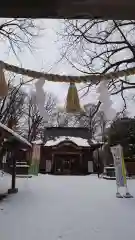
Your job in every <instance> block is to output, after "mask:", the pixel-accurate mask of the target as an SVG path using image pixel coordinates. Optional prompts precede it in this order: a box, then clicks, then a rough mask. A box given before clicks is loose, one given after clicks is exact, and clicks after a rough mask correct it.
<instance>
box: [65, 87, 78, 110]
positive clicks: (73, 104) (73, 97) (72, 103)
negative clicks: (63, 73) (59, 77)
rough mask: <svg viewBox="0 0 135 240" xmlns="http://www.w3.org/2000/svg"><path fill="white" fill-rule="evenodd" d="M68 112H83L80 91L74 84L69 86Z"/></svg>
mask: <svg viewBox="0 0 135 240" xmlns="http://www.w3.org/2000/svg"><path fill="white" fill-rule="evenodd" d="M66 112H67V113H78V112H82V109H81V107H80V101H79V96H78V91H77V88H76V86H75V84H74V83H70V85H69V89H68V94H67V99H66Z"/></svg>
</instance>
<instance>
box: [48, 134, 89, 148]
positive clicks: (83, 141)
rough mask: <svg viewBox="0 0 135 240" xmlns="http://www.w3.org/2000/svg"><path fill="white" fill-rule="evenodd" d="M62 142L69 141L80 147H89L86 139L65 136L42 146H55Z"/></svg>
mask: <svg viewBox="0 0 135 240" xmlns="http://www.w3.org/2000/svg"><path fill="white" fill-rule="evenodd" d="M64 141H71V142H73V143H75V144H76V145H78V146H81V147H89V146H90V145H89V143H88V140H87V139H83V138H80V137H67V136H61V137H58V138H56V139H54V140H49V141H47V142H46V143H45V145H44V146H55V145H57V144H59V143H61V142H64Z"/></svg>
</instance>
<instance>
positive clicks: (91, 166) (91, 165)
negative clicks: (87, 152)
mask: <svg viewBox="0 0 135 240" xmlns="http://www.w3.org/2000/svg"><path fill="white" fill-rule="evenodd" d="M88 173H93V162H92V161H88Z"/></svg>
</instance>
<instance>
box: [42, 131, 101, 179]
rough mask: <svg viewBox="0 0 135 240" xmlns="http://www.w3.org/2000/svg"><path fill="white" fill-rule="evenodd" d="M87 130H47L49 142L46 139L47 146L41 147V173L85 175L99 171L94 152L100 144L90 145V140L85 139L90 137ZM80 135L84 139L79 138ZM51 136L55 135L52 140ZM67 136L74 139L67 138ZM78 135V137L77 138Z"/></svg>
mask: <svg viewBox="0 0 135 240" xmlns="http://www.w3.org/2000/svg"><path fill="white" fill-rule="evenodd" d="M77 130H78V131H77ZM87 130H88V129H77V128H55V129H54V128H50V129H47V130H46V137H47V138H49V140H48V141H47V139H46V142H45V144H42V145H41V157H40V167H39V169H40V173H51V174H63V175H65V174H69V175H85V174H88V173H93V172H95V171H97V169H96V166H95V164H94V161H93V151H94V150H95V149H96V148H98V147H99V146H100V144H97V143H92V142H91V144H90V143H89V141H88V138H85V137H86V136H87V137H88V131H87ZM51 133H52V134H51ZM58 133H59V134H58ZM79 133H80V135H81V136H83V138H80V137H79ZM85 133H86V134H85ZM56 134H57V137H56ZM51 135H53V136H52V138H51ZM58 135H59V136H58ZM61 135H62V136H61ZM64 135H66V136H64ZM67 135H70V136H71V135H72V136H74V137H72V136H71V137H70V136H68V137H67ZM76 135H77V137H75V136H76ZM50 138H51V139H50Z"/></svg>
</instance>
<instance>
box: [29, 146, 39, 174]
mask: <svg viewBox="0 0 135 240" xmlns="http://www.w3.org/2000/svg"><path fill="white" fill-rule="evenodd" d="M39 162H40V145H37V144H33V151H32V162H31V166H30V169H29V174H33V175H36V176H37V175H38V172H39Z"/></svg>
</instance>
